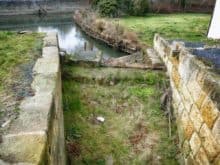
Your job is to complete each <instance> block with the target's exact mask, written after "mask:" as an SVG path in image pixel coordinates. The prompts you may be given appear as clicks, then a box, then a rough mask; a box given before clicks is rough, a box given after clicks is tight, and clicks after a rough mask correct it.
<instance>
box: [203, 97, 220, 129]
mask: <svg viewBox="0 0 220 165" xmlns="http://www.w3.org/2000/svg"><path fill="white" fill-rule="evenodd" d="M200 111H201V114H202V118H203V119H204V121H205V123H206V124H207V126H208V127H209V128H212V127H213V125H214V123H215V120H216V118H217V117H218V115H219V112H218V109H217V108H216V107H215V105H214V104H213V102H212V100H211V99H210V98H208V97H207V99H206V100H205V101H204V102H203V105H202V107H201V109H200Z"/></svg>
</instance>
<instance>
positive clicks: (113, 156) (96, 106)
mask: <svg viewBox="0 0 220 165" xmlns="http://www.w3.org/2000/svg"><path fill="white" fill-rule="evenodd" d="M63 67H64V68H63V103H64V105H63V107H64V123H65V134H66V144H67V146H66V148H67V151H68V158H69V160H70V163H69V164H79V165H80V164H89V165H105V164H111V163H112V162H114V164H122V165H123V164H160V163H161V162H162V164H165V165H166V164H167V165H176V164H178V163H177V159H176V158H177V154H178V150H177V143H176V139H177V137H176V134H175V128H174V129H173V136H172V137H169V135H168V132H169V131H168V122H167V118H166V116H165V115H164V112H163V111H162V110H161V107H160V96H161V94H162V91H163V90H162V89H163V88H162V86H163V84H166V83H167V80H166V78H165V75H164V73H162V72H152V71H144V70H132V69H117V68H90V67H80V66H68V65H64V66H63ZM98 116H102V117H104V118H105V122H104V123H99V122H98V121H97V120H96V117H98Z"/></svg>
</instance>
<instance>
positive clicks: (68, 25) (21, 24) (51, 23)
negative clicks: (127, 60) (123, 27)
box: [0, 14, 125, 58]
mask: <svg viewBox="0 0 220 165" xmlns="http://www.w3.org/2000/svg"><path fill="white" fill-rule="evenodd" d="M0 29H1V30H17V31H20V30H32V31H38V32H51V31H53V32H57V33H58V36H59V45H60V48H61V49H63V50H65V51H66V52H67V53H69V54H74V53H77V54H91V53H92V54H94V53H97V52H99V51H102V52H103V56H104V57H105V58H108V57H119V56H123V55H125V54H124V53H121V52H119V51H117V50H114V49H112V48H110V47H108V46H106V45H105V44H103V43H101V42H98V41H96V40H94V39H92V38H90V37H88V36H87V35H85V34H84V33H83V32H82V31H81V30H80V29H79V28H78V27H77V26H76V25H75V24H74V23H73V21H72V15H66V14H65V15H53V16H51V15H48V16H46V17H43V18H39V17H37V16H22V17H20V16H8V17H4V18H0Z"/></svg>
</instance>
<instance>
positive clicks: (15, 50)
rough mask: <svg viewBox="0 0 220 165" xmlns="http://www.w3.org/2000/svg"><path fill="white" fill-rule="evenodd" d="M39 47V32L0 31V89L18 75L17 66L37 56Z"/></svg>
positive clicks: (40, 36) (40, 41) (40, 45)
mask: <svg viewBox="0 0 220 165" xmlns="http://www.w3.org/2000/svg"><path fill="white" fill-rule="evenodd" d="M41 47H42V35H41V34H37V33H32V34H17V33H15V32H6V31H0V91H2V90H3V89H5V90H7V88H8V86H9V85H10V83H11V82H12V81H13V80H12V79H16V77H18V76H19V75H18V73H17V70H18V68H19V66H21V65H22V64H26V63H28V62H30V61H32V60H34V59H36V57H37V56H39V54H40V51H41Z"/></svg>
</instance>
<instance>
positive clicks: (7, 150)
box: [0, 131, 47, 164]
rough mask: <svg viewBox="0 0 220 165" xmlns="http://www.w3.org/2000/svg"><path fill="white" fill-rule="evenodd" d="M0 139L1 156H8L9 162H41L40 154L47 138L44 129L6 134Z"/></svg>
mask: <svg viewBox="0 0 220 165" xmlns="http://www.w3.org/2000/svg"><path fill="white" fill-rule="evenodd" d="M2 139H3V143H2V144H1V146H0V154H1V156H2V157H5V158H7V157H8V158H10V162H12V163H17V162H29V163H33V164H40V163H41V162H40V161H41V156H42V154H43V151H44V148H45V147H46V146H45V145H46V140H47V137H46V132H45V131H37V132H20V133H16V134H8V135H5V136H3V137H2Z"/></svg>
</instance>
